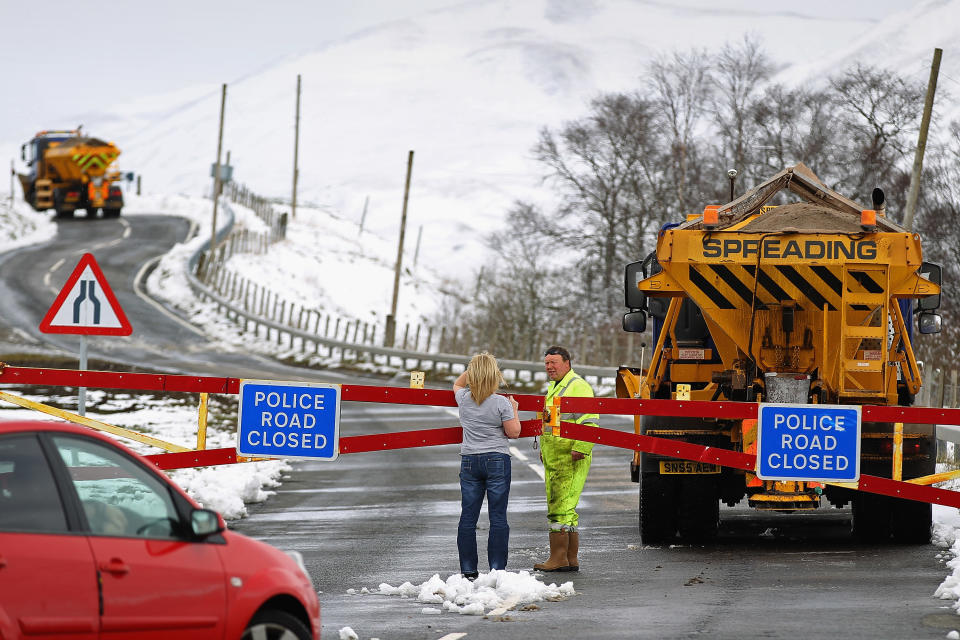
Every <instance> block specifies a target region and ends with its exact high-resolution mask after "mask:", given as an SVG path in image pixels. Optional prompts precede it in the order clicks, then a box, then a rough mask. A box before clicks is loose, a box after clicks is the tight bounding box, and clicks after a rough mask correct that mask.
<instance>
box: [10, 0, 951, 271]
mask: <svg viewBox="0 0 960 640" xmlns="http://www.w3.org/2000/svg"><path fill="white" fill-rule="evenodd" d="M757 4H758V3H747V2H742V1H741V2H737V1H735V0H727V1H725V2H717V3H710V4H709V5H706V4H704V3H702V2H699V1H696V0H687V1H686V2H676V3H663V2H654V1H637V0H594V1H592V2H581V1H572V0H534V1H531V2H510V1H506V0H466V1H464V2H455V3H453V2H452V3H451V4H450V6H449V7H447V8H444V9H441V10H435V11H428V12H425V13H423V14H421V15H419V16H417V17H415V18H413V19H408V20H402V21H396V22H390V23H386V24H382V25H380V26H377V27H375V28H371V29H368V30H365V31H362V32H360V33H357V34H354V35H353V36H352V37H349V38H346V39H344V40H342V41H340V42H337V43H335V44H332V45H329V46H326V47H324V48H322V49H319V50H317V51H315V52H313V53H310V54H308V55H305V56H299V57H291V58H289V59H287V60H285V61H283V62H281V63H279V64H277V65H275V66H273V67H270V68H268V69H266V70H261V71H258V72H256V73H253V74H252V75H249V76H247V77H244V78H241V79H239V80H236V81H234V82H231V83H230V85H229V87H228V95H227V109H226V130H225V142H224V148H225V150H230V151H231V163H232V164H233V165H234V166H235V173H234V175H235V178H236V179H237V180H238V181H241V182H243V183H246V184H248V185H249V186H251V187H252V188H254V189H255V190H256V191H257V192H259V193H262V194H264V195H268V196H276V197H279V198H288V197H289V193H290V185H291V181H292V179H291V173H292V164H293V158H292V156H293V129H294V122H293V120H294V99H295V97H294V96H295V86H296V76H297V74H301V75H302V79H303V94H302V107H301V109H302V110H301V114H302V116H301V142H300V166H301V177H300V200H301V201H302V202H310V203H315V204H318V205H323V206H324V207H325V208H327V207H329V208H330V209H332V210H334V211H337V212H338V213H339V215H340V216H342V217H343V218H344V219H347V220H354V221H359V218H360V215H361V212H362V210H363V205H364V201H365V199H366V198H367V197H368V196H369V198H370V206H369V213H368V216H367V220H366V224H367V227H368V228H371V229H373V230H376V231H378V232H380V233H381V234H382V235H383V236H384V237H395V235H396V233H397V229H398V226H399V214H400V208H401V203H402V191H403V180H404V174H405V163H406V157H407V152H408V150H410V149H413V150H415V152H416V157H415V160H414V170H413V184H412V192H411V197H410V214H409V222H408V224H409V227H408V235H407V237H408V239H409V238H411V236H413V237H415V234H416V233H417V230H418V228H419V227H420V226H421V225H422V226H423V246H422V248H421V253H420V260H421V261H423V262H425V263H427V264H431V265H432V266H434V267H437V268H442V269H444V270H445V271H447V272H455V273H460V274H466V273H469V272H470V271H471V270H472V268H473V267H474V266H475V265H476V264H477V262H478V261H479V260H480V255H479V245H478V243H477V240H478V238H479V236H480V235H481V234H482V233H483V232H486V231H489V230H491V229H493V228H496V227H497V226H498V225H499V223H500V220H501V219H502V216H503V214H504V212H505V210H506V209H507V207H509V205H510V204H511V202H513V201H514V200H515V199H518V198H523V199H529V200H533V201H539V202H543V201H547V200H548V199H549V197H550V194H549V188H548V187H545V186H543V185H542V184H540V182H539V179H540V177H541V172H542V171H541V169H540V167H538V166H537V165H536V164H535V163H534V162H533V161H532V159H531V157H530V148H531V146H532V145H533V144H534V142H535V140H536V136H537V131H538V129H539V128H540V127H542V126H556V125H558V124H560V123H561V122H563V121H565V120H569V119H573V118H577V117H579V116H581V115H583V114H584V113H585V110H586V104H587V101H588V100H589V99H590V98H591V97H592V96H594V95H596V94H597V93H599V92H602V91H616V90H629V89H633V88H637V87H638V86H641V83H642V79H641V73H642V71H643V68H644V65H645V63H646V62H647V61H649V60H650V59H651V58H652V57H654V56H657V55H660V54H663V53H666V52H669V51H670V50H673V49H677V48H679V49H689V48H693V47H697V48H700V47H706V48H710V49H716V48H718V47H720V46H722V45H723V44H724V43H725V42H736V41H738V40H740V39H741V38H742V37H743V35H745V34H747V33H751V34H754V35H756V36H759V37H760V38H762V41H763V44H764V47H765V48H766V50H767V51H768V52H769V53H770V54H771V55H772V56H773V58H774V59H775V60H777V61H779V62H780V63H781V64H782V65H783V70H782V71H781V73H780V76H779V79H784V80H788V79H790V78H793V79H803V78H809V77H816V76H817V75H819V74H822V73H825V72H827V71H831V70H833V69H835V68H836V65H837V61H838V60H843V61H849V60H851V59H853V58H858V57H859V58H863V59H866V60H869V61H871V62H876V63H887V62H889V64H891V65H893V66H894V67H895V68H898V69H904V70H906V71H909V72H911V73H913V74H914V75H916V76H917V77H919V78H924V79H925V77H926V73H927V72H928V69H929V59H930V54H931V52H932V49H933V47H934V46H943V45H944V44H945V43H947V42H949V41H950V40H951V37H950V35H951V33H952V32H953V31H954V30H956V29H960V27H955V26H953V25H958V24H960V21H958V20H956V19H955V18H956V17H960V0H951V1H942V0H930V1H928V2H922V3H919V4H917V5H916V6H912V7H911V6H910V5H906V4H905V10H904V11H902V12H900V13H898V14H894V15H892V16H890V17H889V18H887V19H886V20H885V21H883V22H882V23H879V24H877V23H875V22H874V21H872V20H871V19H870V18H869V16H864V18H863V19H849V18H844V19H831V18H826V17H818V16H814V15H810V14H805V13H804V9H803V7H792V8H790V9H785V8H783V7H782V6H781V5H777V6H774V5H761V6H763V7H764V8H763V9H762V10H757V9H756V8H755V7H756V5H757ZM808 61H809V62H808ZM958 63H960V61H958ZM954 66H955V63H954V61H953V60H952V59H951V52H950V51H949V50H947V53H946V55H945V58H944V74H945V75H949V74H950V73H951V69H952V68H954ZM219 101H220V87H219V86H197V87H184V88H183V89H182V90H181V91H178V92H175V93H171V94H166V95H162V96H153V97H144V98H143V99H140V100H137V101H135V102H132V103H128V104H120V105H115V106H113V107H112V108H110V110H109V112H108V113H102V114H87V115H86V117H84V118H83V120H82V121H83V122H84V123H85V125H86V128H87V130H88V131H91V132H96V133H97V135H99V136H103V137H106V138H109V139H111V140H114V141H116V142H117V143H118V144H119V145H120V146H121V148H122V149H123V155H122V156H121V165H122V168H123V169H125V170H131V171H136V172H138V173H140V174H142V176H143V184H144V188H145V190H147V191H149V192H153V193H167V194H172V193H187V194H193V195H197V194H202V193H204V192H205V191H208V190H209V188H210V187H209V178H208V176H209V166H210V163H211V162H212V161H213V159H214V157H215V153H216V135H217V119H218V115H219ZM80 117H81V116H80V115H79V114H78V115H77V118H80ZM77 118H73V119H70V118H68V122H73V121H74V120H77ZM77 121H79V120H77ZM25 135H27V134H25ZM15 146H17V143H16V141H8V142H7V143H6V144H3V145H0V153H2V151H4V150H6V149H10V150H11V154H12V150H13V149H14V148H15ZM407 246H408V251H412V250H413V246H412V243H411V242H408V243H407Z"/></svg>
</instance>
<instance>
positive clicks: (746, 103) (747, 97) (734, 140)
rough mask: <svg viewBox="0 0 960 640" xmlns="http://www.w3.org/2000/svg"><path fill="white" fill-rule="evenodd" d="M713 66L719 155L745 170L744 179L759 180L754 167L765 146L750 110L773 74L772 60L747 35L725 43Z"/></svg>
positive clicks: (715, 119)
mask: <svg viewBox="0 0 960 640" xmlns="http://www.w3.org/2000/svg"><path fill="white" fill-rule="evenodd" d="M712 68H713V73H712V74H711V78H712V82H713V86H714V88H715V91H714V93H713V111H714V114H713V117H714V122H715V124H716V126H717V135H718V136H719V142H720V154H719V155H720V157H722V158H724V159H725V160H726V161H727V162H728V163H730V164H729V166H730V167H732V168H734V169H737V170H738V171H739V172H740V173H741V174H742V175H741V179H745V180H756V179H757V178H759V177H762V176H760V175H758V174H757V173H756V171H755V167H756V164H755V162H754V158H755V157H757V156H758V154H760V155H762V151H763V150H761V149H758V148H757V144H756V141H757V138H758V134H759V129H760V127H759V126H758V125H759V123H757V121H756V120H755V119H753V118H751V110H752V107H753V106H754V104H755V102H756V100H757V94H758V93H759V91H760V87H761V85H762V84H763V83H764V82H766V81H767V80H768V79H769V78H770V74H771V72H772V70H773V63H772V62H771V61H770V59H769V57H768V56H767V55H766V54H765V53H764V52H763V50H762V49H761V47H760V43H759V41H758V40H757V39H756V38H755V37H753V36H749V35H748V36H745V37H744V39H743V42H742V43H741V44H740V45H739V46H733V45H730V44H727V45H725V46H724V47H723V48H722V49H721V50H720V53H719V54H717V56H716V59H715V60H714V63H713V66H712Z"/></svg>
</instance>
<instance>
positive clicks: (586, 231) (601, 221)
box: [534, 94, 664, 312]
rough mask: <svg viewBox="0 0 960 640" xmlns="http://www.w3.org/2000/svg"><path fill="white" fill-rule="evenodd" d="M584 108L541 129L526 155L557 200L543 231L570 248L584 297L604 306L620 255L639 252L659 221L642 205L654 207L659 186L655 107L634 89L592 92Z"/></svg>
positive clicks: (611, 297)
mask: <svg viewBox="0 0 960 640" xmlns="http://www.w3.org/2000/svg"><path fill="white" fill-rule="evenodd" d="M591 109H592V110H591V113H590V114H589V115H588V116H586V117H585V118H583V119H581V120H576V121H573V122H569V123H567V124H566V125H565V126H563V127H562V128H561V129H560V130H559V131H557V132H553V131H551V130H549V129H543V130H542V131H541V132H540V141H539V143H538V144H537V146H536V147H535V149H534V153H535V155H536V157H537V159H538V160H539V161H540V162H542V163H543V164H544V165H545V166H546V167H547V169H548V171H549V173H548V175H547V178H548V179H549V180H550V181H551V182H552V183H553V184H555V185H556V186H557V187H558V188H559V189H560V195H561V199H562V205H561V208H560V211H559V212H558V214H557V216H556V218H555V220H554V221H553V224H552V225H549V226H546V229H547V231H548V233H550V234H551V235H552V236H553V237H554V238H555V239H556V240H557V242H559V243H562V244H564V245H566V246H567V247H568V248H570V249H572V250H573V251H574V252H575V253H576V255H577V257H578V265H579V269H580V272H581V273H590V277H589V279H587V280H585V281H584V286H585V287H586V288H587V290H586V293H587V299H588V300H590V301H591V302H592V303H593V306H594V307H595V308H598V309H603V310H605V311H607V312H612V310H613V309H614V307H615V306H616V302H615V301H616V299H617V296H616V295H615V293H614V287H615V283H619V280H620V269H622V264H623V262H622V260H621V258H622V257H623V255H625V254H628V253H632V252H637V253H640V252H642V251H643V249H644V247H643V244H644V238H645V234H646V233H647V232H648V231H649V230H650V227H651V226H652V225H654V224H655V223H656V222H657V221H658V220H659V215H660V212H659V211H657V210H656V209H654V210H652V211H651V210H649V209H645V208H644V207H645V206H654V205H655V203H654V201H655V200H658V199H659V198H658V197H657V196H655V195H654V194H655V193H656V191H657V189H658V185H662V184H664V182H663V180H662V178H663V175H662V171H661V170H660V169H659V165H660V162H659V158H660V157H661V154H660V152H659V146H658V142H659V140H658V135H657V131H658V127H657V124H658V123H657V119H656V117H655V115H654V114H655V105H654V104H653V103H652V102H650V101H648V100H646V99H644V98H641V97H640V96H638V95H635V94H634V95H626V94H608V95H603V96H600V97H599V98H597V99H595V100H593V101H592V103H591ZM637 244H639V246H635V245H637ZM634 255H635V254H634Z"/></svg>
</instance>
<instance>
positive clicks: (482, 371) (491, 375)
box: [467, 351, 503, 405]
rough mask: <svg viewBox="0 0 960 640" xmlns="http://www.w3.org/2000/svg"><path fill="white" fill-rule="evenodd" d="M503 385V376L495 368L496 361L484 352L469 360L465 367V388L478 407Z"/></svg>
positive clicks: (497, 368) (498, 369) (498, 368)
mask: <svg viewBox="0 0 960 640" xmlns="http://www.w3.org/2000/svg"><path fill="white" fill-rule="evenodd" d="M501 384H503V374H502V373H500V367H498V366H497V359H496V358H494V357H493V356H492V355H490V354H489V353H487V352H486V351H484V352H483V353H478V354H476V355H475V356H473V357H472V358H470V364H468V365H467V386H468V387H470V396H471V397H472V398H473V401H474V402H476V403H477V404H478V405H479V404H483V401H484V400H486V399H487V398H489V397H490V396H491V395H493V393H494V392H495V391H496V390H497V387H499V386H500V385H501Z"/></svg>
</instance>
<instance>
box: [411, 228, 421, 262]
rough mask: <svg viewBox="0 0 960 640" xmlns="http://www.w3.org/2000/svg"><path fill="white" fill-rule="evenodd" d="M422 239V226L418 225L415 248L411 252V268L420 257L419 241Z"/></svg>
mask: <svg viewBox="0 0 960 640" xmlns="http://www.w3.org/2000/svg"><path fill="white" fill-rule="evenodd" d="M422 237H423V225H420V229H419V230H418V231H417V248H416V249H414V250H413V266H414V268H416V266H417V258H419V257H420V239H421V238H422Z"/></svg>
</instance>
